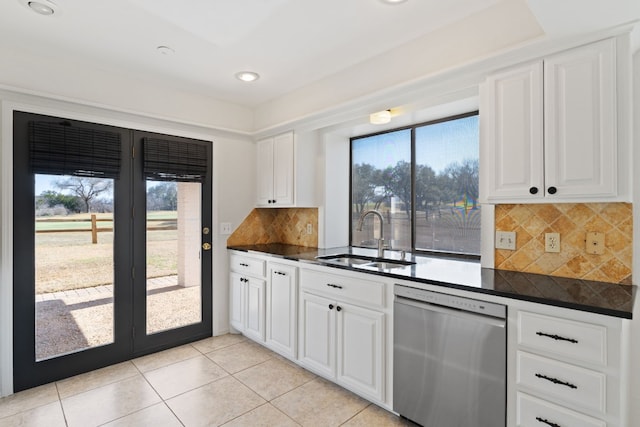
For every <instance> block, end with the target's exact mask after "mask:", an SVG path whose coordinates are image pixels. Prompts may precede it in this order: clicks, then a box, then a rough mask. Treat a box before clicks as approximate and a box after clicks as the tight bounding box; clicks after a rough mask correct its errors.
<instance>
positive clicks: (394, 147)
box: [351, 113, 481, 255]
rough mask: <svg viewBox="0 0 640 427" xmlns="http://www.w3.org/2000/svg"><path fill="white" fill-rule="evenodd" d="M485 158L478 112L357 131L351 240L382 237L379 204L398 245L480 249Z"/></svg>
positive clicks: (368, 242) (363, 242)
mask: <svg viewBox="0 0 640 427" xmlns="http://www.w3.org/2000/svg"><path fill="white" fill-rule="evenodd" d="M478 159H479V130H478V114H477V113H470V114H465V115H461V116H456V117H450V118H446V119H443V120H438V121H434V122H430V123H424V124H419V125H414V126H411V127H410V128H408V129H402V130H397V131H391V132H386V133H382V134H376V135H368V136H363V137H357V138H353V139H352V140H351V177H352V179H351V183H352V184H351V206H352V218H351V220H352V223H351V224H352V225H351V244H352V245H353V246H374V245H375V244H376V239H377V238H378V237H379V236H377V235H375V234H374V232H377V230H378V229H379V228H378V227H379V225H378V224H377V223H376V222H375V221H377V220H374V218H373V217H371V219H368V220H367V222H368V224H367V223H365V226H364V227H363V230H362V231H358V230H357V229H356V223H357V221H358V218H359V217H360V215H361V214H362V213H363V212H364V211H366V210H369V209H375V210H377V211H379V212H380V213H382V214H383V216H384V217H385V219H386V220H385V236H384V238H385V241H386V242H387V243H389V242H390V243H391V244H392V245H393V247H394V248H397V249H408V250H414V251H431V252H446V253H453V254H469V255H479V254H480V210H481V209H480V205H479V204H478V191H479V168H478V165H479V160H478Z"/></svg>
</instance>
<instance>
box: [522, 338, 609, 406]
mask: <svg viewBox="0 0 640 427" xmlns="http://www.w3.org/2000/svg"><path fill="white" fill-rule="evenodd" d="M517 360H518V361H517V364H518V366H517V377H516V382H517V384H518V385H519V386H525V387H527V388H529V389H531V390H533V391H534V392H535V394H538V395H540V396H544V397H545V398H549V399H552V400H554V401H555V400H556V399H557V400H558V401H562V402H566V403H567V404H570V405H572V406H574V407H578V408H585V409H589V410H594V411H598V412H600V413H605V412H606V401H605V400H606V376H605V375H604V374H602V373H600V372H595V371H591V370H589V369H584V368H581V367H578V366H574V365H569V364H567V363H562V362H558V361H556V360H552V359H547V358H545V357H540V356H536V355H533V354H529V353H525V352H523V351H518V355H517Z"/></svg>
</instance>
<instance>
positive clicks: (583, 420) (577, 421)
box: [517, 393, 607, 427]
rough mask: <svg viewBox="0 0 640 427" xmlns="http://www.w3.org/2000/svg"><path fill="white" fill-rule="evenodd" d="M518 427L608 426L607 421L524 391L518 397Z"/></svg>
mask: <svg viewBox="0 0 640 427" xmlns="http://www.w3.org/2000/svg"><path fill="white" fill-rule="evenodd" d="M517 414H518V415H517V420H518V421H517V425H518V427H550V426H561V427H606V425H607V423H605V422H604V421H602V420H599V419H597V418H592V417H588V416H586V415H583V414H580V413H578V412H575V411H572V410H570V409H567V408H563V407H562V406H557V405H554V404H553V403H549V402H546V401H544V400H540V399H536V398H535V397H532V396H529V395H527V394H524V393H518V397H517Z"/></svg>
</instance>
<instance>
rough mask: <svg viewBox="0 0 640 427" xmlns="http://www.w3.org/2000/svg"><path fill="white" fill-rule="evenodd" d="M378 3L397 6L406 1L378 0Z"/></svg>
mask: <svg viewBox="0 0 640 427" xmlns="http://www.w3.org/2000/svg"><path fill="white" fill-rule="evenodd" d="M380 1H381V2H382V3H386V4H399V3H404V2H406V1H407V0H380Z"/></svg>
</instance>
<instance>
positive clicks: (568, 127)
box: [544, 39, 617, 198]
mask: <svg viewBox="0 0 640 427" xmlns="http://www.w3.org/2000/svg"><path fill="white" fill-rule="evenodd" d="M615 43H616V42H615V40H614V39H610V40H604V41H602V42H598V43H594V44H590V45H587V46H584V47H580V48H577V49H572V50H569V51H567V52H563V53H561V54H558V55H555V56H552V57H550V58H548V59H546V60H545V63H544V72H545V174H546V179H545V185H546V187H547V188H546V193H547V194H548V195H549V194H550V192H549V188H550V187H555V188H556V190H557V191H556V192H555V195H554V196H553V197H558V198H560V197H576V196H583V195H588V196H615V195H616V192H617V188H616V187H617V186H616V183H617V179H616V177H617V175H616V173H617V171H616V153H617V142H616V140H617V138H616V133H617V132H616V128H617V123H616V94H615V90H616V89H615V88H616V77H615V72H616V71H615V70H616V67H615V61H616V59H615Z"/></svg>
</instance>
